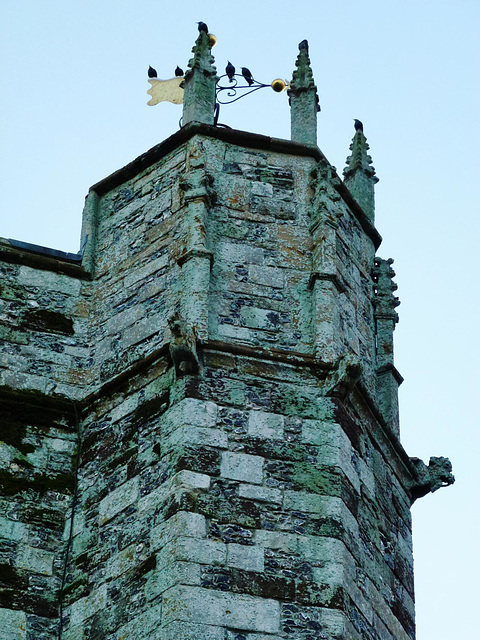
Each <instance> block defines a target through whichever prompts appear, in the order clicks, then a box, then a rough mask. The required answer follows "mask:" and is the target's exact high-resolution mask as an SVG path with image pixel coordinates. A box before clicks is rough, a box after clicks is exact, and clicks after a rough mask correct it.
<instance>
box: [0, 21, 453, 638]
mask: <svg viewBox="0 0 480 640" xmlns="http://www.w3.org/2000/svg"><path fill="white" fill-rule="evenodd" d="M299 49H300V51H299V56H298V60H297V65H296V70H295V72H294V75H293V80H292V83H291V85H290V87H289V90H288V92H289V99H290V105H291V114H292V140H291V141H288V140H280V139H274V138H269V137H265V136H262V135H256V134H251V133H246V132H243V131H236V130H231V129H225V128H220V127H217V126H214V110H215V83H216V81H217V76H216V70H215V68H214V66H213V64H214V60H213V57H212V56H211V52H210V40H209V37H208V35H207V34H206V33H205V32H200V34H199V38H198V40H197V42H196V44H195V47H194V50H193V52H194V56H193V58H192V60H191V61H190V67H189V70H188V72H187V73H186V75H185V82H184V119H183V127H182V128H181V129H180V130H179V131H178V132H177V133H175V134H174V135H172V136H171V137H170V138H168V139H167V140H165V141H164V142H162V143H161V144H159V145H158V146H156V147H154V148H153V149H151V150H150V151H148V152H147V153H145V154H144V155H142V156H140V157H139V158H137V159H136V160H134V161H133V162H132V163H131V164H129V165H127V166H126V167H124V168H123V169H120V170H119V171H117V172H116V173H114V174H113V175H111V176H109V177H108V178H106V179H105V180H102V181H101V182H99V183H98V184H96V185H95V186H93V187H92V188H91V190H90V192H89V194H88V196H87V199H86V204H85V210H84V216H83V228H82V245H81V246H82V251H81V253H80V254H78V255H72V254H66V253H63V252H59V251H53V250H47V249H44V248H41V247H36V246H33V245H27V244H25V243H21V242H15V241H7V240H4V241H2V242H1V244H0V258H1V260H2V263H1V267H0V268H1V277H2V280H1V289H0V298H1V305H2V322H1V325H0V331H1V334H0V335H1V339H2V343H1V347H0V348H1V363H0V364H1V369H0V375H1V380H0V384H1V387H0V396H1V409H0V410H1V414H2V420H1V424H0V439H1V443H0V444H1V447H0V450H1V455H0V553H1V558H0V562H1V565H0V638H3V639H6V638H8V640H47V639H48V640H50V639H52V640H53V639H59V640H93V639H108V640H127V639H129V640H131V639H133V640H286V639H288V640H318V639H325V640H327V639H328V640H331V639H338V640H340V639H341V640H359V639H362V640H407V639H412V638H414V636H415V626H414V597H413V596H414V594H413V569H412V564H413V559H412V543H411V519H410V506H411V504H412V502H413V501H414V500H415V499H416V498H418V497H420V496H422V495H424V494H426V493H428V492H429V491H434V490H435V489H437V488H439V487H440V486H443V485H447V484H451V482H452V481H453V477H452V476H451V473H450V471H451V468H450V465H449V462H448V460H446V459H444V458H432V459H431V460H430V463H429V465H428V466H426V465H425V464H424V463H423V462H422V461H421V460H419V459H417V458H409V457H408V455H407V454H406V453H405V451H404V449H403V448H402V446H401V444H400V440H399V423H398V403H397V392H398V385H399V384H400V382H401V380H402V378H401V376H400V374H399V373H398V371H397V370H396V369H395V366H394V362H393V330H394V328H395V324H396V322H397V319H398V318H397V313H396V311H395V307H396V306H397V305H398V300H397V298H396V297H395V296H394V293H393V292H394V290H395V288H396V286H395V285H394V284H393V282H392V277H393V276H394V272H393V270H392V267H391V262H392V261H391V260H383V259H381V258H379V257H376V250H377V249H378V247H379V245H380V242H381V238H380V235H379V234H378V232H377V231H376V229H375V226H374V199H373V186H374V183H375V181H376V178H375V172H374V170H373V168H372V166H371V159H370V157H369V156H368V154H367V150H368V146H367V143H366V139H365V136H364V134H363V131H361V130H359V131H357V132H356V134H355V137H354V139H353V143H352V146H351V155H350V157H349V158H348V161H347V165H348V166H347V169H346V171H345V180H344V181H342V180H341V179H340V178H339V177H338V175H337V174H336V172H335V169H334V168H333V167H332V166H331V165H330V164H329V162H328V161H327V160H326V158H325V157H324V156H323V154H322V152H321V151H320V150H319V148H318V147H317V146H316V117H317V111H318V110H319V107H318V97H317V91H316V87H315V83H314V80H313V74H312V70H311V68H310V61H309V57H308V45H307V43H306V41H304V42H302V43H301V44H300V47H299Z"/></svg>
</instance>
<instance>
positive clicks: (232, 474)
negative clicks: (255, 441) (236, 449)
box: [220, 451, 263, 484]
mask: <svg viewBox="0 0 480 640" xmlns="http://www.w3.org/2000/svg"><path fill="white" fill-rule="evenodd" d="M220 475H221V476H222V477H223V478H229V479H230V480H240V481H241V482H251V483H253V484H261V483H262V482H263V458H261V457H260V456H251V455H248V454H246V453H233V452H231V451H224V452H223V454H222V462H221V466H220Z"/></svg>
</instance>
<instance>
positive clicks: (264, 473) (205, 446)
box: [64, 351, 413, 640]
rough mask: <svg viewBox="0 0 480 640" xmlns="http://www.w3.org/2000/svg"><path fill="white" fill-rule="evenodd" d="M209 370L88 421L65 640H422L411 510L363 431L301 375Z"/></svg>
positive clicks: (249, 362) (229, 363)
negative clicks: (416, 613) (416, 630)
mask: <svg viewBox="0 0 480 640" xmlns="http://www.w3.org/2000/svg"><path fill="white" fill-rule="evenodd" d="M205 365H206V366H205V369H204V371H203V375H202V376H201V378H200V379H198V380H197V381H195V380H193V379H189V378H182V379H180V380H178V381H177V382H173V380H172V378H171V369H169V368H168V365H167V363H166V362H165V361H163V360H159V362H158V364H157V365H156V366H155V367H154V368H153V369H152V370H151V371H149V372H148V374H146V375H142V376H139V377H136V378H134V379H132V380H131V381H130V382H129V384H128V386H124V387H123V388H122V389H121V390H118V391H116V392H115V393H113V394H112V395H111V396H110V397H109V398H105V399H104V400H102V401H101V402H99V404H98V405H97V406H96V407H95V408H94V410H92V411H91V412H90V413H89V415H88V417H87V418H86V420H85V423H84V427H83V428H84V446H83V454H82V463H81V471H80V476H79V478H80V480H79V483H80V497H79V509H78V514H79V516H78V517H77V518H76V520H75V528H74V532H75V536H74V542H73V549H72V556H71V564H70V570H69V574H68V581H69V586H68V587H67V590H66V591H67V594H68V596H67V600H66V605H67V606H66V609H65V612H66V617H65V620H66V628H65V632H64V639H65V640H83V638H115V640H121V639H124V638H129V637H135V638H137V639H138V640H141V639H143V638H145V639H147V638H148V639H153V640H154V639H155V638H158V639H161V640H166V639H168V640H170V639H171V640H173V639H175V640H185V639H187V638H188V639H191V640H193V639H195V640H202V639H204V640H225V638H228V639H229V640H241V639H243V638H248V640H267V638H268V639H271V640H277V639H278V640H279V639H280V638H292V639H302V640H314V639H318V638H325V639H330V638H342V639H346V640H354V639H355V640H357V639H358V638H359V637H360V638H368V639H370V640H379V639H382V640H394V639H395V640H400V639H402V638H410V637H413V592H412V561H411V538H410V519H409V502H408V500H407V499H406V493H405V488H404V487H402V484H401V482H400V480H399V477H398V476H397V475H396V473H395V470H392V469H391V468H390V466H389V465H387V464H386V460H385V459H384V458H383V457H382V454H381V453H380V452H379V450H378V442H376V441H375V437H374V435H373V434H372V433H370V432H369V431H371V426H370V427H365V428H364V427H362V426H361V424H362V418H363V417H364V416H361V417H360V416H356V417H360V420H359V423H357V422H356V421H355V420H354V419H353V415H352V414H351V413H350V411H351V410H350V411H348V412H347V410H346V409H345V407H344V406H343V405H342V403H341V402H339V401H338V400H337V399H335V398H327V397H323V396H322V395H321V392H319V389H318V379H317V378H316V377H315V376H313V377H312V376H311V374H309V373H308V371H306V370H301V371H299V370H298V367H292V366H288V365H279V364H278V363H274V364H273V363H271V362H270V363H269V362H268V361H262V360H261V359H260V360H259V359H258V358H245V357H243V356H242V357H238V356H237V357H233V356H231V355H228V354H225V353H222V352H218V351H209V352H208V353H206V354H205ZM233 372H234V373H233Z"/></svg>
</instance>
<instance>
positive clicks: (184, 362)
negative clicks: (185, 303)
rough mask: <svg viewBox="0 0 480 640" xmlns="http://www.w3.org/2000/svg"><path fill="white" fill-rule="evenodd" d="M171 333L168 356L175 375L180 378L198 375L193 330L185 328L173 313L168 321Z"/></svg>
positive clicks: (178, 316)
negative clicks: (187, 375)
mask: <svg viewBox="0 0 480 640" xmlns="http://www.w3.org/2000/svg"><path fill="white" fill-rule="evenodd" d="M168 326H169V327H170V331H171V333H172V338H171V340H170V356H171V358H172V362H173V366H174V367H175V375H176V376H177V377H178V378H180V377H182V376H184V375H186V374H193V375H195V374H196V373H198V369H199V363H198V356H197V346H196V342H197V341H196V337H195V330H194V329H192V328H190V327H187V325H186V323H185V321H184V320H183V318H182V317H181V316H180V314H179V313H174V314H173V315H172V316H171V317H170V318H169V320H168Z"/></svg>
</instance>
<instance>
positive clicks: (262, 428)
mask: <svg viewBox="0 0 480 640" xmlns="http://www.w3.org/2000/svg"><path fill="white" fill-rule="evenodd" d="M284 426H285V417H284V416H282V415H280V414H276V413H267V412H265V411H250V414H249V416H248V433H249V435H251V436H255V437H257V438H274V439H276V440H280V439H282V438H283V437H284Z"/></svg>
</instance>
